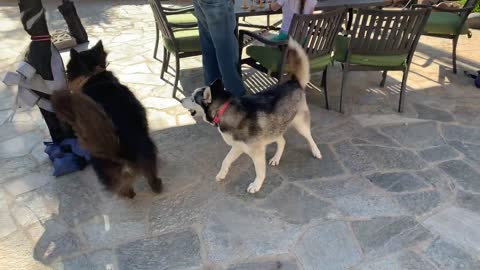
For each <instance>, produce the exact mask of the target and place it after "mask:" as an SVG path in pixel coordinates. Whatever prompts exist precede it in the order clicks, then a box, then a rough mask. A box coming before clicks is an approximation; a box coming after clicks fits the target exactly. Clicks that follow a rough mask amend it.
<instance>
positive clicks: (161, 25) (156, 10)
mask: <svg viewBox="0 0 480 270" xmlns="http://www.w3.org/2000/svg"><path fill="white" fill-rule="evenodd" d="M148 3H149V4H150V7H151V8H152V12H153V16H154V17H155V24H156V25H157V27H158V29H159V30H160V32H161V33H162V36H163V38H166V39H170V40H173V38H174V36H173V32H172V28H171V27H170V26H169V25H168V21H167V16H166V15H165V12H164V11H163V8H162V4H161V3H160V0H148Z"/></svg>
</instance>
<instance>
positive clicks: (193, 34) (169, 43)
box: [148, 0, 202, 97]
mask: <svg viewBox="0 0 480 270" xmlns="http://www.w3.org/2000/svg"><path fill="white" fill-rule="evenodd" d="M148 2H149V4H150V6H151V8H152V11H153V14H154V16H155V25H156V26H157V29H158V30H159V31H157V35H158V32H161V34H162V39H163V52H164V53H163V63H162V69H161V72H160V78H161V79H162V80H164V74H165V72H166V71H167V69H168V66H169V62H170V56H171V54H173V55H174V56H175V81H174V83H173V93H172V96H173V97H175V95H176V93H177V90H178V81H179V79H180V59H181V58H186V57H191V56H198V55H201V54H202V51H201V47H200V36H199V32H198V25H197V23H196V22H195V23H188V22H185V21H180V17H179V18H178V20H177V23H174V22H171V21H170V17H171V16H177V15H181V14H184V13H189V12H191V9H190V8H186V9H181V10H179V11H178V10H177V11H178V12H176V13H172V12H169V14H170V16H167V13H166V11H164V9H163V8H162V5H161V3H160V0H149V1H148ZM190 14H191V13H190ZM182 18H183V19H185V20H187V19H188V17H182ZM157 41H158V36H157ZM157 44H158V42H157Z"/></svg>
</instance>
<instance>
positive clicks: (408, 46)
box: [349, 8, 431, 57]
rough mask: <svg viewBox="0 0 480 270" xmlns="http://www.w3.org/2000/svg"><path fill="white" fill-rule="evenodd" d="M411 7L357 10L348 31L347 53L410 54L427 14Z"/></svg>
mask: <svg viewBox="0 0 480 270" xmlns="http://www.w3.org/2000/svg"><path fill="white" fill-rule="evenodd" d="M430 12H431V9H430V8H422V9H415V10H379V9H360V10H359V11H358V13H357V16H356V17H355V20H354V22H353V26H352V30H351V32H350V34H351V37H350V45H349V52H350V53H351V54H363V55H379V56H386V55H403V54H408V55H409V57H411V56H412V55H413V53H414V51H415V48H416V46H417V43H418V40H419V38H420V36H421V34H422V31H423V28H424V26H425V24H426V22H427V19H428V16H429V15H430Z"/></svg>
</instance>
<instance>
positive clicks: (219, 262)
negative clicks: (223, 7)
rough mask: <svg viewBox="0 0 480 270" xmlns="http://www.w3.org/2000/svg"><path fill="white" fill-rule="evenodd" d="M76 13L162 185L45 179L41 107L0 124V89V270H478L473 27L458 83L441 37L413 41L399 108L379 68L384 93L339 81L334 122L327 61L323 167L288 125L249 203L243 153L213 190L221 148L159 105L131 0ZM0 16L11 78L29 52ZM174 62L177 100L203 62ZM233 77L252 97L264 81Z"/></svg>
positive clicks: (479, 192) (362, 79) (145, 15)
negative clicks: (136, 124) (141, 132)
mask: <svg viewBox="0 0 480 270" xmlns="http://www.w3.org/2000/svg"><path fill="white" fill-rule="evenodd" d="M44 2H45V3H46V5H47V9H48V20H49V24H50V27H51V29H61V28H64V27H65V25H64V22H63V21H62V20H61V17H60V14H59V13H58V12H56V11H55V6H56V5H57V4H58V3H57V2H58V1H44ZM186 2H188V1H184V3H181V4H185V3H186ZM163 3H168V2H163ZM170 3H171V2H170ZM77 8H78V13H79V14H80V16H81V17H82V20H83V21H84V24H85V26H86V29H87V32H88V33H89V35H90V37H91V39H92V40H95V39H99V38H101V39H102V40H103V43H104V45H105V47H106V48H107V49H108V51H109V61H110V65H109V69H111V70H113V71H114V72H116V73H117V75H118V76H119V77H120V79H121V80H122V81H123V82H124V83H126V84H127V85H128V86H130V87H131V89H132V90H133V91H134V93H135V94H136V95H137V97H138V98H139V99H140V100H141V101H142V103H143V104H144V105H145V107H146V108H147V111H148V118H149V122H150V127H151V130H152V137H153V138H154V140H155V142H156V144H157V145H158V147H159V149H160V151H159V153H160V157H161V169H160V175H161V176H162V178H163V179H164V183H165V191H164V192H163V193H162V194H159V195H154V194H152V193H151V192H150V190H149V188H148V185H147V184H146V183H145V181H144V180H140V181H138V182H137V183H136V186H135V189H136V191H137V197H136V198H135V199H134V200H125V199H119V198H116V197H114V196H112V195H111V194H109V193H108V192H105V191H104V190H103V189H102V187H101V186H100V185H99V183H98V182H97V180H96V177H95V175H94V173H93V172H92V170H91V168H87V169H85V170H84V171H81V172H77V173H74V174H70V175H67V176H64V177H59V178H54V177H52V176H51V173H52V168H51V164H50V161H49V160H48V157H47V156H46V155H45V154H44V153H43V149H44V146H43V141H47V140H49V135H48V131H47V129H46V126H45V124H44V122H43V120H42V117H41V115H40V113H39V111H38V110H37V109H36V108H34V109H28V108H21V109H19V111H18V113H17V114H16V116H15V118H14V119H13V121H12V122H6V119H7V117H8V116H9V115H10V112H11V111H10V108H11V104H12V103H13V100H14V89H11V88H7V87H5V86H4V85H0V174H1V177H0V265H1V267H0V268H1V269H26V270H28V269H35V270H37V269H74V270H80V269H82V270H83V269H99V270H100V269H103V270H105V269H108V270H114V269H116V270H121V269H128V270H133V269H191V270H194V269H195V270H198V269H230V270H256V269H259V270H273V269H283V270H294V269H295V270H297V269H321V270H342V269H349V270H373V269H374V270H380V269H382V270H403V269H409V270H430V269H432V270H456V269H463V270H475V269H476V270H478V269H480V259H479V258H480V226H479V225H480V210H479V209H480V116H479V115H480V91H479V89H476V88H474V86H473V82H472V81H471V80H470V79H468V78H466V77H464V76H463V75H461V73H462V71H463V69H475V68H477V69H478V67H479V63H480V58H479V54H478V44H479V43H480V32H478V31H473V34H474V35H473V38H472V39H466V38H463V37H462V38H461V39H460V42H459V48H458V60H459V66H460V70H459V75H454V74H453V73H452V72H451V69H450V50H451V47H450V46H451V44H450V42H449V41H448V40H445V41H444V40H440V39H434V38H426V37H424V38H422V39H421V41H420V44H419V47H418V50H417V53H416V56H415V57H414V61H413V64H412V67H411V72H410V76H409V81H408V95H407V99H406V108H405V112H404V113H402V114H398V113H396V112H395V107H396V102H397V99H398V90H399V85H400V83H399V80H400V77H401V74H400V73H395V72H391V73H389V77H388V79H387V84H386V87H385V88H379V87H378V83H379V82H380V79H381V76H380V74H379V73H375V72H355V73H352V74H351V75H350V76H352V77H353V78H352V79H350V80H349V81H350V83H349V85H348V86H347V94H346V98H345V100H346V101H345V108H346V110H347V113H346V114H339V113H337V112H335V111H336V108H337V107H338V104H337V103H338V96H339V92H338V89H339V86H340V77H341V76H340V74H341V73H340V68H339V67H338V65H336V66H334V67H333V68H332V70H331V72H329V77H330V78H329V80H328V82H329V89H330V100H331V106H332V107H333V109H332V110H331V111H326V110H324V109H323V96H322V93H320V92H319V90H318V88H317V87H316V86H318V85H320V80H321V74H312V83H313V84H312V89H309V90H308V97H309V103H310V109H311V115H312V133H313V137H314V138H315V139H316V141H317V143H318V145H319V148H320V149H321V151H322V153H323V159H322V160H315V159H313V158H312V157H311V154H310V151H309V149H308V147H307V145H306V143H305V141H304V139H303V138H301V137H300V136H298V135H297V134H295V132H291V131H289V132H287V134H286V139H287V146H286V149H285V153H284V156H283V159H282V161H281V163H280V165H279V166H278V167H269V168H268V170H267V180H266V182H265V184H264V186H263V188H262V190H261V191H260V192H259V193H257V194H254V195H251V194H248V193H246V191H245V190H246V187H247V186H248V184H249V183H250V182H251V181H252V180H253V178H254V177H255V173H254V168H253V165H252V163H251V161H250V160H249V159H248V158H247V157H245V156H243V157H241V158H240V159H239V160H238V161H237V162H236V163H235V164H234V165H233V166H232V168H231V171H230V173H229V174H228V177H227V179H226V180H225V181H224V182H223V183H216V182H215V181H214V179H215V175H216V173H217V171H218V169H219V168H220V164H221V162H222V159H223V157H224V156H225V154H226V153H227V151H228V147H227V146H226V145H225V144H224V142H223V141H222V139H221V137H220V136H219V134H218V133H217V131H216V130H215V129H214V128H212V127H210V126H209V125H206V124H203V123H199V124H196V122H197V120H195V119H193V118H192V117H190V115H189V114H188V112H186V111H185V110H184V109H182V108H181V106H180V104H179V102H178V101H177V100H175V99H172V98H171V93H172V86H171V82H172V80H173V77H172V76H171V75H169V74H167V75H166V79H167V82H168V83H167V82H165V81H162V80H160V79H159V72H160V68H161V63H160V62H158V61H157V60H154V59H153V57H152V54H153V48H154V40H155V25H154V21H153V16H152V13H151V11H150V8H149V6H148V5H147V4H146V3H145V1H132V0H121V1H113V0H108V1H93V0H88V1H78V2H77ZM252 20H253V21H254V20H260V21H264V20H265V18H256V19H252V18H249V19H247V21H252ZM0 21H1V24H2V32H0V37H1V40H2V42H0V60H1V61H0V70H1V71H4V70H7V69H8V70H13V69H14V68H15V66H14V63H15V59H16V58H17V56H18V55H19V54H20V52H21V50H22V48H23V47H24V46H23V45H25V44H26V43H27V36H26V35H25V33H24V31H23V29H22V27H21V25H20V24H19V21H20V18H19V14H18V9H17V6H16V2H15V1H6V2H5V1H3V2H2V4H1V5H0ZM66 55H67V58H68V53H67V54H66ZM161 56H162V52H161V50H160V52H159V57H161ZM181 66H182V72H181V80H180V85H181V87H182V88H183V89H185V91H186V92H191V91H192V90H193V89H194V88H195V87H198V86H200V85H201V83H202V65H201V58H200V57H193V58H187V59H184V60H182V61H181ZM169 72H170V73H171V72H173V71H171V70H170V71H169ZM244 74H245V80H246V84H247V86H248V87H249V88H250V89H251V90H252V91H255V90H260V89H262V87H264V86H265V85H268V84H271V83H272V82H273V80H272V79H269V78H267V77H265V76H264V75H262V74H260V73H258V72H253V70H251V69H247V68H245V69H244ZM259 85H260V86H259ZM182 95H183V94H182V93H179V94H178V97H182ZM199 122H201V121H199ZM274 151H275V148H274V147H273V146H272V147H269V148H268V156H269V157H270V156H271V155H273V153H274Z"/></svg>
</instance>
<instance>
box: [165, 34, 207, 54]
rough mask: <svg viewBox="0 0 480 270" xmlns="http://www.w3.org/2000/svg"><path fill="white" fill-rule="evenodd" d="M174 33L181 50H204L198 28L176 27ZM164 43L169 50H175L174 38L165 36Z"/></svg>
mask: <svg viewBox="0 0 480 270" xmlns="http://www.w3.org/2000/svg"><path fill="white" fill-rule="evenodd" d="M173 35H174V36H175V39H176V41H177V44H178V50H179V51H180V52H199V51H201V50H202V48H201V47H200V36H199V33H198V28H187V29H174V30H173ZM163 44H164V46H165V48H167V50H168V51H169V52H173V51H174V50H175V49H174V48H175V47H174V44H173V41H172V40H170V39H167V38H164V39H163Z"/></svg>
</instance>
